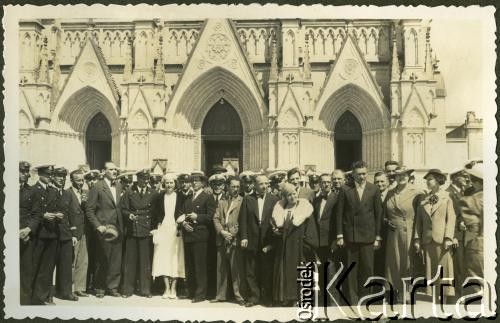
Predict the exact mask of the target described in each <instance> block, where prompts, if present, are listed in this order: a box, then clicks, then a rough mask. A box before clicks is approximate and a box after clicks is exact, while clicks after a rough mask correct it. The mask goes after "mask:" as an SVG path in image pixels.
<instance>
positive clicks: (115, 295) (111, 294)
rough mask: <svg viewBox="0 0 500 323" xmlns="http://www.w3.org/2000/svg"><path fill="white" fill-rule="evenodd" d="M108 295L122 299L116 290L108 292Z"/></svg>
mask: <svg viewBox="0 0 500 323" xmlns="http://www.w3.org/2000/svg"><path fill="white" fill-rule="evenodd" d="M108 295H109V296H113V297H121V296H122V295H121V294H120V293H118V292H117V291H116V290H110V291H108Z"/></svg>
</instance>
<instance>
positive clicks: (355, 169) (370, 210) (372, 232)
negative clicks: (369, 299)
mask: <svg viewBox="0 0 500 323" xmlns="http://www.w3.org/2000/svg"><path fill="white" fill-rule="evenodd" d="M367 172H368V170H367V165H366V163H365V162H363V161H358V162H355V163H354V164H353V166H352V174H353V178H354V183H353V184H351V185H344V186H343V187H341V188H340V193H339V197H338V202H337V211H336V212H337V214H336V218H337V219H336V222H337V223H336V227H337V245H338V246H339V247H345V248H346V254H347V262H348V264H347V265H350V264H351V263H353V262H354V263H355V266H354V268H353V270H352V272H351V273H350V275H349V278H348V284H349V287H348V289H349V297H350V299H351V302H352V303H351V304H357V302H358V299H359V298H360V297H361V296H363V295H366V294H367V293H369V289H368V288H366V289H365V288H363V284H364V283H365V282H366V280H367V279H368V278H369V277H370V276H372V275H373V260H374V259H373V255H374V250H377V249H378V248H379V247H380V244H381V237H380V226H381V223H382V201H381V198H380V191H379V189H378V188H377V187H376V186H375V185H373V184H371V183H368V182H367V181H366V176H367Z"/></svg>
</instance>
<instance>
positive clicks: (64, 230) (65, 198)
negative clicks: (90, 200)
mask: <svg viewBox="0 0 500 323" xmlns="http://www.w3.org/2000/svg"><path fill="white" fill-rule="evenodd" d="M54 191H55V193H56V194H57V195H59V206H58V208H59V211H58V212H62V213H63V214H64V217H63V218H62V219H56V220H55V221H56V223H57V226H58V231H59V240H60V241H68V240H71V238H72V237H73V234H72V232H71V224H70V219H69V213H70V212H69V204H70V201H71V195H70V193H69V192H68V191H65V190H59V189H54Z"/></svg>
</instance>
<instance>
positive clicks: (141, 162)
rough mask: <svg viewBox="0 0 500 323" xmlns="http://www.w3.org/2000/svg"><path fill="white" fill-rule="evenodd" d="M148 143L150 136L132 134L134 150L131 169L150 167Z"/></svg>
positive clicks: (132, 150) (131, 154) (132, 151)
mask: <svg viewBox="0 0 500 323" xmlns="http://www.w3.org/2000/svg"><path fill="white" fill-rule="evenodd" d="M148 142H149V138H148V134H146V133H134V134H132V149H131V151H130V155H129V156H130V164H131V165H130V166H131V168H136V169H139V168H145V167H148V166H149V155H148V153H149V152H148ZM130 166H129V167H130Z"/></svg>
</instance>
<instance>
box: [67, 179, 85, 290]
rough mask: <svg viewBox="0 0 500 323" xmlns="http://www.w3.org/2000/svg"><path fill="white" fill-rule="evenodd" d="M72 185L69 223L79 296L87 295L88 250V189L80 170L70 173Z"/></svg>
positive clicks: (76, 288)
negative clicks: (86, 207)
mask: <svg viewBox="0 0 500 323" xmlns="http://www.w3.org/2000/svg"><path fill="white" fill-rule="evenodd" d="M69 176H70V180H71V187H70V188H68V189H67V192H68V194H69V197H68V198H69V201H68V203H69V223H70V230H71V235H72V237H73V238H72V240H73V249H74V257H73V290H74V294H75V295H76V296H78V297H87V296H88V294H87V293H86V292H85V291H86V288H87V269H88V252H87V236H86V234H85V222H86V221H85V203H86V202H87V197H88V191H86V190H83V183H84V177H83V176H84V175H83V173H82V172H81V171H80V170H74V171H72V172H71V173H70V174H69Z"/></svg>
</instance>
